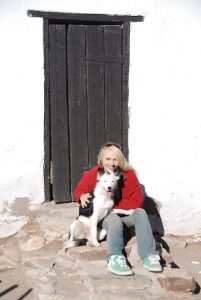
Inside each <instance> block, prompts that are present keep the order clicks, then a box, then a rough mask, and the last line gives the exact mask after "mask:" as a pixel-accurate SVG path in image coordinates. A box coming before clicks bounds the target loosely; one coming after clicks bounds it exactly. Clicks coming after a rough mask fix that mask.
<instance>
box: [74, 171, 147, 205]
mask: <svg viewBox="0 0 201 300" xmlns="http://www.w3.org/2000/svg"><path fill="white" fill-rule="evenodd" d="M99 167H100V166H95V167H93V168H92V169H90V170H89V171H86V172H84V173H83V176H82V178H81V180H80V181H79V183H78V185H77V187H76V188H75V193H74V195H75V199H76V201H77V202H79V199H80V197H81V196H82V195H83V194H87V193H89V192H91V191H93V190H94V189H95V187H96V183H97V175H98V169H99ZM122 173H123V175H124V181H123V183H122V186H121V199H120V201H118V203H116V204H115V205H114V208H116V209H125V210H129V209H135V208H141V207H142V202H143V195H142V191H141V188H140V184H139V181H138V178H137V176H136V174H135V172H134V171H133V170H129V171H127V172H122Z"/></svg>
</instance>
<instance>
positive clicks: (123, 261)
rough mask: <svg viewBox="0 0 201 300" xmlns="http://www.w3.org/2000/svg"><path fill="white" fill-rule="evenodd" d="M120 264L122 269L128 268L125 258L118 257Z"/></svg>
mask: <svg viewBox="0 0 201 300" xmlns="http://www.w3.org/2000/svg"><path fill="white" fill-rule="evenodd" d="M118 263H119V264H120V266H121V267H122V268H124V267H127V263H126V259H125V257H124V256H120V257H118Z"/></svg>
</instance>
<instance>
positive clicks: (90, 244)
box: [87, 241, 100, 247]
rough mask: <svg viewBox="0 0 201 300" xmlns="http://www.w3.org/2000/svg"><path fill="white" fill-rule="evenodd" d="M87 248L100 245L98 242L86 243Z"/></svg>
mask: <svg viewBox="0 0 201 300" xmlns="http://www.w3.org/2000/svg"><path fill="white" fill-rule="evenodd" d="M87 246H90V247H100V243H99V242H98V241H88V242H87Z"/></svg>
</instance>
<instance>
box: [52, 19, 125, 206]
mask: <svg viewBox="0 0 201 300" xmlns="http://www.w3.org/2000/svg"><path fill="white" fill-rule="evenodd" d="M126 45H127V43H126V38H125V29H124V25H123V24H118V25H106V24H105V25H103V24H99V25H93V24H90V25H86V24H85V25H84V24H83V25H77V24H74V25H73V24H68V25H66V24H50V25H49V70H50V76H49V78H50V82H49V86H50V124H51V125H50V131H51V144H50V145H51V155H50V156H51V166H52V167H51V171H52V172H51V173H52V176H51V178H52V182H51V184H52V191H53V199H54V201H55V202H69V201H72V200H73V191H74V188H75V186H76V184H77V182H78V181H79V179H80V178H81V175H82V173H83V171H84V170H87V169H89V168H91V167H92V166H93V165H95V164H96V163H97V155H98V151H99V149H100V146H101V145H102V144H103V143H104V142H105V141H108V140H110V141H114V142H117V143H119V144H121V145H122V148H123V151H124V152H125V155H127V149H128V142H127V131H128V124H127V123H128V122H127V121H128V119H127V114H128V110H127V99H126V93H127V85H128V82H127V71H128V70H127V69H126V68H127V65H128V57H127V56H126V53H127V52H126V50H127V49H125V48H126Z"/></svg>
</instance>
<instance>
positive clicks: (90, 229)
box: [63, 172, 119, 252]
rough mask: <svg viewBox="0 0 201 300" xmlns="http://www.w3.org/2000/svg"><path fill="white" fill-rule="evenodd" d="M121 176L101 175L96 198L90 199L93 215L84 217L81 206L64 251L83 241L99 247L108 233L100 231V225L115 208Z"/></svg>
mask: <svg viewBox="0 0 201 300" xmlns="http://www.w3.org/2000/svg"><path fill="white" fill-rule="evenodd" d="M118 180H119V176H117V175H115V174H114V173H113V172H112V173H103V174H99V180H98V181H97V185H96V187H95V190H94V191H93V194H94V198H93V197H92V198H93V199H92V198H90V199H91V201H90V206H92V212H91V214H89V213H88V216H86V215H83V214H84V209H83V208H82V207H81V206H80V210H79V217H78V218H77V219H76V220H74V221H73V223H72V224H71V225H70V238H69V240H68V241H67V242H66V243H65V244H64V248H63V251H64V252H65V251H66V250H67V249H68V248H71V247H75V246H78V245H80V244H81V243H80V242H81V241H83V240H85V241H88V242H87V245H89V246H94V247H99V246H100V243H99V242H98V240H99V241H101V240H103V239H104V238H105V236H106V234H107V233H106V231H105V230H103V229H98V226H97V225H98V223H99V222H100V221H101V220H103V219H104V218H105V217H106V216H107V215H108V214H109V212H111V211H112V208H113V206H114V192H115V189H116V188H117V185H118Z"/></svg>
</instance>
